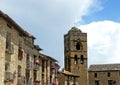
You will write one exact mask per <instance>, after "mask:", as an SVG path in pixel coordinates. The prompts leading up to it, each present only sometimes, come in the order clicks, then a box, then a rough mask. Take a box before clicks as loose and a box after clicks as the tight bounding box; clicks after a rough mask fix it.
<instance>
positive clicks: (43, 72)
mask: <svg viewBox="0 0 120 85" xmlns="http://www.w3.org/2000/svg"><path fill="white" fill-rule="evenodd" d="M34 40H35V37H34V36H33V35H31V34H30V33H28V32H26V31H25V30H23V29H22V28H21V27H20V26H19V25H18V24H17V23H16V22H15V21H13V20H12V19H11V18H10V17H9V16H8V15H6V14H4V13H3V12H1V11H0V60H1V65H0V85H50V84H52V83H54V82H57V77H55V76H56V75H57V70H58V69H56V68H57V66H58V65H57V64H56V62H57V60H55V59H54V58H52V57H50V56H47V55H44V54H41V53H40V51H41V50H42V49H41V48H40V47H39V45H36V44H35V43H34ZM51 66H53V67H51ZM53 69H55V70H53ZM51 71H52V74H51Z"/></svg>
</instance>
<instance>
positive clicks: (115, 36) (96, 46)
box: [80, 20, 120, 64]
mask: <svg viewBox="0 0 120 85" xmlns="http://www.w3.org/2000/svg"><path fill="white" fill-rule="evenodd" d="M80 29H82V30H83V31H84V32H87V33H88V58H89V64H93V63H120V56H119V55H120V44H119V43H120V23H117V22H113V21H107V20H105V21H99V22H92V23H90V24H87V25H82V26H81V27H80Z"/></svg>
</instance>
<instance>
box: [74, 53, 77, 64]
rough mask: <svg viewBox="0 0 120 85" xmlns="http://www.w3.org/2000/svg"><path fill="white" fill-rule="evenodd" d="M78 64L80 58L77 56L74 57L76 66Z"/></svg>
mask: <svg viewBox="0 0 120 85" xmlns="http://www.w3.org/2000/svg"><path fill="white" fill-rule="evenodd" d="M77 63H78V57H77V55H75V56H74V64H77Z"/></svg>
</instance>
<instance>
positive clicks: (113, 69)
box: [89, 64, 120, 85]
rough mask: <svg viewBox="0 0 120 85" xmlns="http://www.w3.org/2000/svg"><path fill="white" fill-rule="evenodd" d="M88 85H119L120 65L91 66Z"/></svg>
mask: <svg viewBox="0 0 120 85" xmlns="http://www.w3.org/2000/svg"><path fill="white" fill-rule="evenodd" d="M89 85H120V64H101V65H91V66H90V68H89Z"/></svg>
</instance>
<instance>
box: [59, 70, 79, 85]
mask: <svg viewBox="0 0 120 85" xmlns="http://www.w3.org/2000/svg"><path fill="white" fill-rule="evenodd" d="M79 77H80V76H79V75H76V74H73V73H71V72H69V71H66V70H63V71H62V72H60V74H59V77H58V80H59V85H79V84H78V82H79V81H78V79H79Z"/></svg>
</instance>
